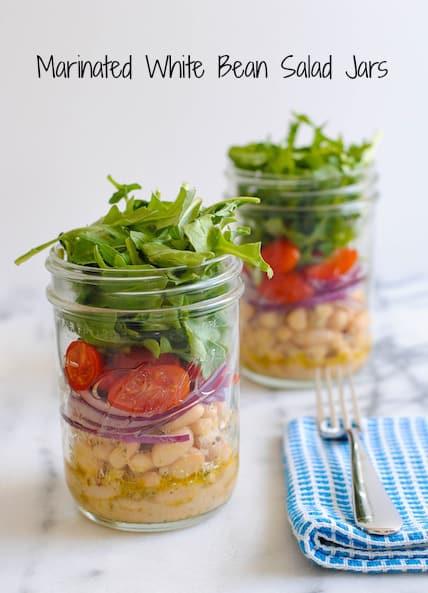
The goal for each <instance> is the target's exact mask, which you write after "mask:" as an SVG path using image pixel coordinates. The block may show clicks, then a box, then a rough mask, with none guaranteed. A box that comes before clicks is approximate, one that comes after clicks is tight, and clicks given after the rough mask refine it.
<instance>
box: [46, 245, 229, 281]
mask: <svg viewBox="0 0 428 593" xmlns="http://www.w3.org/2000/svg"><path fill="white" fill-rule="evenodd" d="M58 247H59V243H58V244H56V245H54V246H53V247H51V249H50V250H49V255H48V257H47V258H46V262H45V266H46V268H47V270H48V271H49V272H51V273H52V274H58V275H62V276H67V277H69V278H72V279H83V278H84V277H85V275H86V276H87V277H88V279H90V280H91V281H92V280H94V278H95V279H97V280H101V281H103V280H106V281H109V282H110V281H112V280H113V281H114V280H118V281H120V280H129V279H134V280H143V279H145V280H148V279H150V278H159V277H160V276H163V275H164V274H165V272H167V273H174V272H183V271H186V270H195V271H196V270H199V269H201V268H204V267H208V266H210V265H212V264H216V263H219V262H222V261H225V262H227V261H230V262H231V261H232V260H235V259H238V258H236V257H235V256H233V255H219V256H217V257H213V258H211V259H208V260H207V261H205V262H203V263H201V264H199V265H198V266H186V265H180V266H168V267H162V268H160V267H159V268H158V267H153V268H147V269H146V270H145V269H141V268H140V269H137V268H99V267H94V266H88V265H83V264H75V263H73V262H69V261H67V260H66V259H63V258H62V257H59V255H58Z"/></svg>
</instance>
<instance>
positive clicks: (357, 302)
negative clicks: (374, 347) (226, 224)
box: [228, 167, 376, 387]
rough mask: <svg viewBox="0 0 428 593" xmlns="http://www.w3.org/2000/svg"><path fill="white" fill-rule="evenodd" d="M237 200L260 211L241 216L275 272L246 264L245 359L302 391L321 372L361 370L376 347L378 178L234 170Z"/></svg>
mask: <svg viewBox="0 0 428 593" xmlns="http://www.w3.org/2000/svg"><path fill="white" fill-rule="evenodd" d="M228 179H229V188H228V195H250V196H258V197H259V198H260V199H261V203H260V205H257V206H246V207H245V208H242V210H241V212H240V216H241V222H242V224H245V225H248V226H249V227H251V229H252V235H251V236H252V239H255V240H257V241H261V242H262V246H263V250H262V252H263V255H264V257H265V259H267V260H268V261H269V260H270V262H269V263H271V264H272V267H273V268H274V270H275V274H274V277H273V278H272V279H271V280H269V279H268V278H267V277H266V276H265V275H264V274H261V273H260V272H258V271H256V270H253V269H251V268H250V267H248V266H245V268H244V272H243V278H244V282H245V294H244V297H243V299H242V302H241V363H242V367H243V373H245V374H246V375H247V376H248V377H250V378H252V379H254V380H256V381H258V382H260V383H262V384H266V385H269V386H273V387H303V386H305V385H306V384H307V383H308V382H313V380H314V376H315V370H316V368H318V367H325V366H328V367H330V368H331V369H332V371H333V372H334V368H335V367H337V366H338V365H341V366H346V368H348V369H349V370H350V371H351V372H353V371H357V370H359V369H361V368H362V367H363V366H364V364H365V363H366V361H367V358H368V355H369V352H370V348H371V332H370V319H369V304H368V299H369V292H370V291H369V289H370V278H371V270H372V258H371V235H372V219H373V204H374V202H375V198H376V191H375V182H376V175H375V173H374V171H373V170H372V169H371V168H368V167H366V168H362V169H360V170H358V171H354V172H351V173H349V175H348V176H346V177H345V176H337V177H332V178H325V177H324V178H319V177H317V176H316V175H315V174H314V175H311V176H306V177H300V178H298V179H297V178H296V179H293V178H290V177H286V176H280V175H267V174H263V173H260V172H254V171H248V170H240V169H237V168H231V169H229V171H228Z"/></svg>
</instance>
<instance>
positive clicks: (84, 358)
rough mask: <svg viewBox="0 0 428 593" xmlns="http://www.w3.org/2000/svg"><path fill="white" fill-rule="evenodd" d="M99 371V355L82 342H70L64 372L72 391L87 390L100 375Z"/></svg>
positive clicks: (91, 347)
mask: <svg viewBox="0 0 428 593" xmlns="http://www.w3.org/2000/svg"><path fill="white" fill-rule="evenodd" d="M101 369H102V359H101V355H100V353H99V352H98V350H97V349H96V348H94V346H91V344H87V343H86V342H84V341H83V340H75V341H74V342H71V344H70V345H69V346H68V348H67V351H66V353H65V363H64V370H65V374H66V376H67V379H68V382H69V384H70V387H71V388H72V389H74V390H75V391H84V390H85V389H89V387H90V386H91V385H92V383H93V382H94V381H95V379H96V378H97V377H98V376H99V374H100V373H101Z"/></svg>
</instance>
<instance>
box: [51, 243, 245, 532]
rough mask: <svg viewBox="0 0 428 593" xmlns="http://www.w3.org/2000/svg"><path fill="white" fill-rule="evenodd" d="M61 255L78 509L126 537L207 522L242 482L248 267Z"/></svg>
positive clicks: (64, 392) (67, 456)
mask: <svg viewBox="0 0 428 593" xmlns="http://www.w3.org/2000/svg"><path fill="white" fill-rule="evenodd" d="M60 255H61V253H60V250H58V249H54V250H52V251H51V252H50V255H49V257H48V259H47V268H48V270H49V271H50V273H51V283H50V285H49V287H48V291H47V293H48V298H49V300H50V302H51V303H52V305H53V306H54V311H55V322H56V336H57V344H58V360H59V367H60V373H59V379H60V381H59V384H60V398H61V416H62V428H63V445H64V461H65V476H66V480H67V484H68V487H69V490H70V492H71V494H72V496H73V498H74V500H75V502H76V503H77V506H78V508H79V509H80V510H81V512H82V513H83V514H84V515H86V516H87V517H89V518H90V519H92V520H93V521H95V522H97V523H101V524H104V525H107V526H110V527H114V528H117V529H122V530H128V531H163V530H169V529H176V528H179V527H185V526H187V525H190V524H193V523H196V522H198V521H200V520H201V519H202V518H203V517H206V516H207V515H209V514H210V513H212V512H214V511H215V510H216V509H218V508H219V507H220V506H221V505H223V504H224V503H225V502H226V501H227V500H228V498H229V497H230V495H231V493H232V491H233V488H234V484H235V481H236V477H237V472H238V431H239V428H238V389H239V385H238V381H239V375H238V367H237V365H238V344H239V336H238V299H239V297H240V295H241V293H242V290H243V288H242V281H241V279H240V271H241V263H240V261H239V260H238V259H236V258H234V257H232V256H223V257H220V258H216V259H213V260H211V261H208V262H206V263H205V264H203V265H201V266H199V267H198V268H189V267H175V268H161V269H151V270H149V271H141V270H140V271H138V272H134V271H126V272H125V271H123V270H120V269H108V270H106V269H99V268H92V267H87V266H81V265H75V264H72V263H68V262H66V261H64V260H63V259H62V258H61V257H60ZM171 279H173V282H171ZM189 345H190V350H189ZM189 351H191V352H192V353H193V354H192V355H191V356H190V355H189Z"/></svg>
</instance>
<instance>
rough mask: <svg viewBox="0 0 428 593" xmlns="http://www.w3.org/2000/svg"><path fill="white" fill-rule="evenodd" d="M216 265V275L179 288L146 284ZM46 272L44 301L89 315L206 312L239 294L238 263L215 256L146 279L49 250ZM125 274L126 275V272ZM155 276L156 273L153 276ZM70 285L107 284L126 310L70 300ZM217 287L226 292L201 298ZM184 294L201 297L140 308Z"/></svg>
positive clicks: (231, 258) (228, 256)
mask: <svg viewBox="0 0 428 593" xmlns="http://www.w3.org/2000/svg"><path fill="white" fill-rule="evenodd" d="M216 263H224V266H222V269H221V270H220V273H219V274H217V275H214V276H205V277H202V278H197V279H196V281H194V282H192V281H190V282H183V283H182V284H177V285H174V286H170V287H167V288H158V287H157V286H156V285H155V286H152V287H150V281H153V280H157V279H160V278H165V272H167V273H174V272H177V271H192V270H195V272H196V271H197V270H199V271H200V270H201V268H204V267H207V266H209V265H212V264H216ZM46 268H47V269H48V270H49V272H50V273H51V274H52V278H53V279H52V282H51V284H50V285H49V287H48V289H47V296H48V300H49V301H50V302H51V303H52V304H53V305H54V306H56V307H59V308H60V309H65V310H67V311H75V312H81V313H89V314H98V313H100V314H105V313H136V312H137V311H139V310H140V311H144V312H145V313H155V312H165V311H173V310H178V309H180V310H189V311H190V310H199V309H203V310H207V309H212V308H217V307H220V306H223V305H225V304H227V303H229V302H231V301H233V300H235V299H238V298H239V297H240V296H241V294H242V291H243V287H242V281H241V280H240V276H239V275H240V272H241V269H242V262H241V260H240V259H238V258H237V257H235V256H234V255H222V256H218V257H215V258H212V259H209V260H207V261H206V262H204V263H203V264H201V265H200V266H174V267H168V268H154V269H153V270H143V272H144V271H146V272H149V273H151V274H150V275H142V274H139V273H138V270H130V272H131V274H128V273H127V274H124V269H123V268H122V269H121V268H117V269H116V268H112V269H111V270H115V271H119V273H120V272H121V273H122V274H121V275H117V274H113V275H110V274H108V272H111V270H106V269H104V268H93V267H91V266H83V265H79V264H73V263H71V262H67V261H66V260H63V259H62V258H60V257H59V256H58V255H57V253H56V248H55V247H53V248H52V249H51V250H50V252H49V256H48V258H47V260H46ZM126 272H128V270H127V269H126ZM156 272H158V273H157V274H156ZM70 282H71V283H73V285H74V286H75V287H78V286H82V287H83V286H85V285H94V284H95V285H97V284H98V285H99V286H100V287H101V288H103V283H104V282H108V283H109V284H108V291H109V294H110V295H111V296H114V297H115V299H116V302H117V304H118V305H119V303H120V300H121V298H124V299H126V301H127V303H128V306H127V307H124V308H121V307H120V305H119V306H108V307H100V306H97V305H90V304H82V303H79V302H77V301H76V299H75V297H74V296H73V291H71V292H70ZM130 282H131V283H132V291H129V283H130ZM112 285H113V287H112ZM127 285H128V286H127ZM221 286H224V287H227V289H226V290H225V291H222V292H221V293H220V294H217V295H215V296H208V298H205V295H204V293H205V292H206V291H208V290H211V289H213V288H216V287H221ZM104 289H105V285H104ZM186 293H192V294H198V295H200V296H201V299H200V300H197V301H195V302H193V303H188V304H187V303H186V304H183V305H168V306H161V307H156V306H155V307H145V306H142V304H141V299H143V298H144V297H154V296H160V295H163V296H165V297H177V296H179V295H185V294H186ZM130 300H131V301H132V303H133V306H132V307H131V306H129V301H130Z"/></svg>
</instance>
